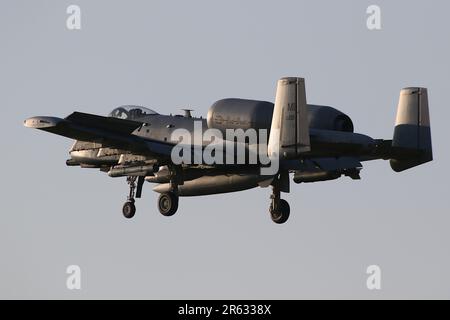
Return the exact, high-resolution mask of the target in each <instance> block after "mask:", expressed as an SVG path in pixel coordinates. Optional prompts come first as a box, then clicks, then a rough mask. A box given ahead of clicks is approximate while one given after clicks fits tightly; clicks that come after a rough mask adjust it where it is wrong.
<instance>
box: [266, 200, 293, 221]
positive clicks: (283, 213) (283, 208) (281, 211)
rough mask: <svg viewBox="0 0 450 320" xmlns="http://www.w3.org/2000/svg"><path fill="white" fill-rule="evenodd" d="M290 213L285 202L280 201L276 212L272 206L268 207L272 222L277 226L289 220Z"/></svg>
mask: <svg viewBox="0 0 450 320" xmlns="http://www.w3.org/2000/svg"><path fill="white" fill-rule="evenodd" d="M290 212H291V208H290V207H289V203H288V202H287V201H286V200H283V199H280V203H279V204H278V210H274V209H273V207H272V205H270V216H271V217H272V221H273V222H275V223H277V224H282V223H285V222H286V221H287V220H288V219H289V214H290Z"/></svg>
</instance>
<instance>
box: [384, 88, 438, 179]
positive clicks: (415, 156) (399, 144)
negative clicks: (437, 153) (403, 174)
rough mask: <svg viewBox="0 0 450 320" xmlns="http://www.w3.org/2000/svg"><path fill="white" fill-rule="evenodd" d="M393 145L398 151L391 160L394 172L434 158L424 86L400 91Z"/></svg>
mask: <svg viewBox="0 0 450 320" xmlns="http://www.w3.org/2000/svg"><path fill="white" fill-rule="evenodd" d="M392 147H393V149H397V152H396V157H395V158H394V159H391V160H390V164H391V168H392V169H393V170H394V171H397V172H400V171H403V170H406V169H410V168H412V167H415V166H418V165H421V164H423V163H426V162H428V161H431V160H433V152H432V148H431V131H430V115H429V111H428V93H427V89H426V88H404V89H402V90H401V91H400V98H399V102H398V109H397V119H396V121H395V128H394V138H393V140H392Z"/></svg>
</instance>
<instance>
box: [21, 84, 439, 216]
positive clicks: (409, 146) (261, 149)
mask: <svg viewBox="0 0 450 320" xmlns="http://www.w3.org/2000/svg"><path fill="white" fill-rule="evenodd" d="M190 111H191V110H185V114H184V115H174V116H172V115H161V114H158V113H156V112H155V111H153V110H150V109H147V108H143V107H140V106H122V107H118V108H116V109H114V110H113V111H112V112H111V113H110V114H109V116H107V117H103V116H98V115H93V114H87V113H81V112H74V113H72V114H71V115H69V116H68V117H66V118H64V119H61V118H56V117H32V118H29V119H27V120H25V123H24V124H25V126H26V127H30V128H36V129H40V130H43V131H48V132H51V133H55V134H58V135H62V136H65V137H68V138H71V139H75V140H76V142H75V144H74V145H73V147H72V148H71V149H70V151H69V154H70V159H68V160H67V162H66V163H67V165H68V166H80V167H81V168H98V169H100V171H102V172H106V173H108V175H109V176H111V177H126V179H127V182H128V184H129V185H130V192H129V195H128V198H127V201H126V203H125V204H124V206H123V210H122V211H123V214H124V216H125V217H126V218H131V217H133V216H134V214H135V211H136V207H135V198H140V197H141V193H142V187H143V185H144V182H145V181H148V182H152V183H156V184H157V185H156V186H155V187H154V188H153V190H154V191H156V192H158V193H160V196H159V199H158V208H159V211H160V212H161V213H162V214H163V215H165V216H171V215H173V214H174V213H175V212H176V211H177V209H178V202H179V197H183V196H200V195H209V194H218V193H226V192H234V191H241V190H246V189H250V188H255V187H258V186H261V187H268V186H271V188H272V195H271V197H270V198H271V203H270V208H269V211H270V214H271V218H272V220H273V221H274V222H276V223H279V224H280V223H284V222H286V221H287V219H288V217H289V213H290V208H289V204H288V203H287V202H286V201H285V200H283V199H281V197H280V193H281V192H289V191H290V174H293V181H294V182H296V183H302V182H305V183H306V182H317V181H325V180H332V179H337V178H339V177H342V176H348V177H350V178H352V179H360V170H361V169H362V165H361V162H363V161H368V160H374V159H384V160H390V165H391V167H392V169H393V170H394V171H396V172H399V171H403V170H406V169H409V168H412V167H414V166H417V165H420V164H423V163H426V162H428V161H431V160H432V159H433V156H432V148H431V133H430V118H429V111H428V97H427V89H425V88H418V87H410V88H404V89H402V90H401V92H400V98H399V103H398V108H397V118H396V121H395V127H394V133H393V138H392V139H391V140H384V139H374V138H371V137H369V136H367V135H364V134H360V133H354V130H353V122H352V120H351V119H350V117H349V116H347V115H346V114H344V113H343V112H341V111H339V110H337V109H335V108H332V107H329V106H322V105H312V104H307V103H306V93H305V82H304V79H303V78H296V77H287V78H282V79H280V80H279V81H278V84H277V90H276V97H275V103H274V104H273V103H270V102H265V101H257V100H245V99H234V98H232V99H223V100H219V101H217V102H215V103H214V104H213V105H212V106H211V107H210V109H209V111H208V115H207V118H206V119H203V118H195V117H192V116H191V113H190ZM255 138H256V140H255ZM255 159H256V160H255ZM250 160H251V161H250Z"/></svg>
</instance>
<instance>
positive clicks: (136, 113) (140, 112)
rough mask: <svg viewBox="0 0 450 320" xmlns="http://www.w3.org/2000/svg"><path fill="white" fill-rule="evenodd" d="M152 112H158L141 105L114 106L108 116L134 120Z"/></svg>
mask: <svg viewBox="0 0 450 320" xmlns="http://www.w3.org/2000/svg"><path fill="white" fill-rule="evenodd" d="M152 114H158V113H157V112H155V111H153V110H152V109H147V108H144V107H141V106H134V105H126V106H120V107H117V108H115V109H114V110H113V111H111V113H110V114H109V115H108V117H112V118H120V119H127V120H134V119H139V118H142V117H145V116H148V115H152Z"/></svg>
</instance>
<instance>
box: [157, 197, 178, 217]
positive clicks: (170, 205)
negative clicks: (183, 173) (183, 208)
mask: <svg viewBox="0 0 450 320" xmlns="http://www.w3.org/2000/svg"><path fill="white" fill-rule="evenodd" d="M158 209H159V212H161V214H162V215H163V216H166V217H170V216H173V215H174V214H175V212H177V209H178V196H177V195H175V193H173V192H167V193H161V194H160V195H159V199H158Z"/></svg>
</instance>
